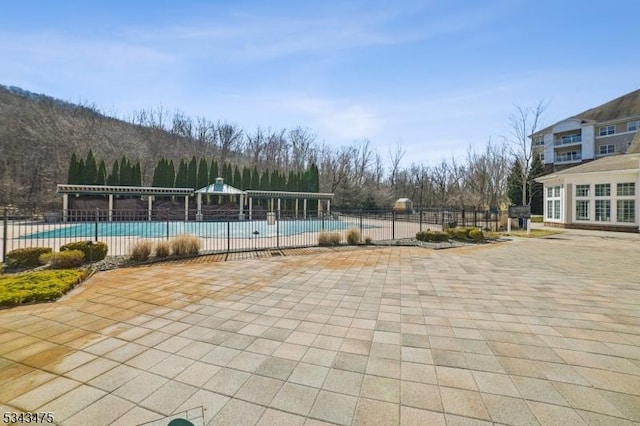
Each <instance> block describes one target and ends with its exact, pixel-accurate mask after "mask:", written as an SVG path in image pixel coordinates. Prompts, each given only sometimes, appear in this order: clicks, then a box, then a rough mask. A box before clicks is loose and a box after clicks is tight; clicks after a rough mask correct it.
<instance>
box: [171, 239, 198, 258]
mask: <svg viewBox="0 0 640 426" xmlns="http://www.w3.org/2000/svg"><path fill="white" fill-rule="evenodd" d="M170 245H171V251H172V252H173V254H175V255H176V256H187V255H194V254H198V253H199V252H200V239H199V238H198V237H196V236H194V235H189V234H185V235H178V236H177V237H173V238H172V239H171V240H170Z"/></svg>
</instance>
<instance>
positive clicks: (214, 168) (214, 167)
mask: <svg viewBox="0 0 640 426" xmlns="http://www.w3.org/2000/svg"><path fill="white" fill-rule="evenodd" d="M218 177H220V169H219V168H218V160H216V159H215V158H213V159H212V160H211V168H210V169H209V179H210V180H211V182H209V183H213V182H215V180H216V178H218Z"/></svg>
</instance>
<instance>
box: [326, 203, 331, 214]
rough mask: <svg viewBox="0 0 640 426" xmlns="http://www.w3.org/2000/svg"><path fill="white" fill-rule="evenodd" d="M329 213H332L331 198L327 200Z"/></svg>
mask: <svg viewBox="0 0 640 426" xmlns="http://www.w3.org/2000/svg"><path fill="white" fill-rule="evenodd" d="M327 213H329V214H331V200H327Z"/></svg>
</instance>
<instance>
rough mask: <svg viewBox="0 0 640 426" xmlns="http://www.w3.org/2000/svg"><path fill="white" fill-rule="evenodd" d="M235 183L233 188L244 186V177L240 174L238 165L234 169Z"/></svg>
mask: <svg viewBox="0 0 640 426" xmlns="http://www.w3.org/2000/svg"><path fill="white" fill-rule="evenodd" d="M232 182H233V183H232V184H231V186H235V187H236V188H238V187H240V186H242V175H241V174H240V169H238V166H237V165H236V166H235V167H234V169H233V181H232Z"/></svg>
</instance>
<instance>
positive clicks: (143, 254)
mask: <svg viewBox="0 0 640 426" xmlns="http://www.w3.org/2000/svg"><path fill="white" fill-rule="evenodd" d="M152 250H153V242H152V241H149V240H142V241H137V242H136V243H134V244H133V246H131V249H130V252H131V253H130V254H131V260H135V261H136V262H144V261H146V260H149V256H151V251H152Z"/></svg>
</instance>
